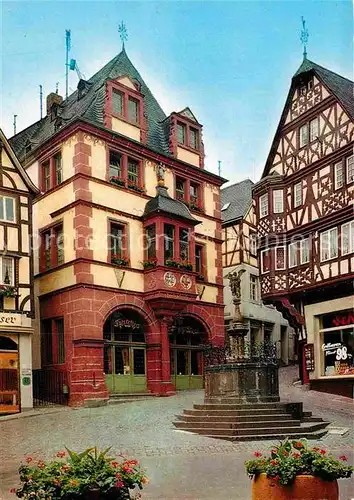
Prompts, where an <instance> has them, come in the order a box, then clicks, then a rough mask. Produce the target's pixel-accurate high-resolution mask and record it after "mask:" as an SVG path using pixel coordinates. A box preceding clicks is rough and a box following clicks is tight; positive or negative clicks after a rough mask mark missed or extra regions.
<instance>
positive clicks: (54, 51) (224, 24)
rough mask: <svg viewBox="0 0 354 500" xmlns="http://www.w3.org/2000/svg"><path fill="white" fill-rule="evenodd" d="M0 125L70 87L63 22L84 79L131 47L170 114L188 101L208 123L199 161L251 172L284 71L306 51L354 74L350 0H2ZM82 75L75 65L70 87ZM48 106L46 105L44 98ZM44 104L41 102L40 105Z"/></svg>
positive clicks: (245, 174) (271, 124)
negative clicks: (305, 36) (304, 40)
mask: <svg viewBox="0 0 354 500" xmlns="http://www.w3.org/2000/svg"><path fill="white" fill-rule="evenodd" d="M0 8H1V13H0V15H1V17H0V21H1V26H0V28H1V33H2V35H1V46H0V54H1V72H0V126H1V127H2V128H3V129H4V131H5V134H6V135H7V136H8V137H11V136H12V135H13V115H14V114H17V132H19V131H20V130H22V129H24V128H26V127H27V126H28V125H30V124H31V123H33V122H35V121H37V120H38V119H39V118H40V104H39V85H42V86H43V95H44V103H45V97H46V96H47V95H48V94H49V93H50V92H53V91H55V88H56V83H57V82H58V85H59V94H61V95H64V94H65V30H66V29H70V30H71V51H70V57H71V58H75V59H76V61H77V64H78V67H79V69H80V71H81V73H83V74H84V77H86V78H89V77H90V76H92V75H93V74H94V73H95V72H96V71H97V70H98V69H100V68H101V67H102V66H103V65H104V64H105V63H107V62H108V61H109V60H110V59H112V58H113V57H114V56H115V55H116V54H117V53H119V52H120V50H121V40H120V38H119V33H118V26H119V24H120V23H121V21H122V20H124V22H125V24H126V27H127V31H128V40H127V42H126V45H125V47H126V51H127V54H128V56H129V58H130V59H131V61H132V62H133V64H134V65H135V67H136V68H137V69H138V71H139V72H140V74H141V76H142V77H143V79H144V80H145V82H146V83H147V85H148V86H149V88H150V90H151V91H152V93H153V94H154V96H155V98H156V99H157V100H158V102H159V103H160V105H161V106H162V108H163V110H164V111H165V113H166V114H167V115H168V114H170V113H171V112H172V111H180V110H182V109H183V108H185V107H186V106H189V107H190V108H191V110H192V111H193V113H194V115H195V116H196V117H197V119H198V121H199V122H200V123H201V124H202V125H203V139H204V146H205V153H206V158H205V166H206V168H207V169H208V170H210V171H212V172H214V173H217V172H218V160H220V161H221V175H222V176H223V177H225V178H226V179H229V181H230V182H236V181H240V180H242V179H244V178H250V179H252V180H253V181H257V180H258V179H259V178H260V176H261V174H262V170H263V167H264V164H265V162H266V158H267V155H268V152H269V149H270V147H271V142H272V139H273V137H274V133H275V130H276V127H277V124H278V121H279V118H280V114H281V112H282V109H283V106H284V103H285V99H286V96H287V92H288V89H289V86H290V83H291V78H292V76H293V74H294V73H295V72H296V70H297V69H298V67H299V66H300V64H301V62H302V52H303V47H302V45H301V41H300V32H301V27H302V25H301V16H304V17H305V19H306V24H307V28H308V30H309V34H310V36H309V41H308V58H309V59H310V60H313V61H314V62H316V63H318V64H320V65H322V66H325V67H327V68H329V69H331V70H332V71H335V72H337V73H339V74H341V75H343V76H346V77H347V78H350V79H353V75H352V73H353V38H352V37H353V13H352V10H353V8H352V3H351V1H350V0H341V1H335V0H327V1H325V0H320V1H317V0H316V1H315V0H307V1H294V0H281V1H274V0H268V1H253V0H247V1H237V0H229V1H209V0H204V1H187V0H180V1H169V0H164V1H159V2H155V1H150V0H145V1H143V2H138V1H133V0H131V1H113V0H112V1H100V2H97V1H76V2H75V1H66V0H62V1H51V0H46V1H35V0H30V1H16V0H15V1H2V3H1V7H0ZM77 83H78V77H77V75H76V73H75V72H73V71H71V72H70V79H69V86H70V89H71V91H74V90H75V88H76V86H77ZM44 109H45V104H44ZM44 112H45V111H44Z"/></svg>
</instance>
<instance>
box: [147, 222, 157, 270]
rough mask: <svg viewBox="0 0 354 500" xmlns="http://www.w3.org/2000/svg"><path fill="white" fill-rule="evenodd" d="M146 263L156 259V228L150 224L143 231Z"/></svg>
mask: <svg viewBox="0 0 354 500" xmlns="http://www.w3.org/2000/svg"><path fill="white" fill-rule="evenodd" d="M145 235H146V247H147V252H146V253H147V258H148V261H154V259H156V226H155V224H152V225H151V226H148V227H147V228H146V229H145Z"/></svg>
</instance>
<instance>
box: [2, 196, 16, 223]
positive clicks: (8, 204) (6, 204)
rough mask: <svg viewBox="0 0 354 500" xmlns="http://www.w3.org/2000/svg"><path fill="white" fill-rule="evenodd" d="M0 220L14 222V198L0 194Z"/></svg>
mask: <svg viewBox="0 0 354 500" xmlns="http://www.w3.org/2000/svg"><path fill="white" fill-rule="evenodd" d="M0 220H2V221H5V222H15V198H12V197H10V196H0Z"/></svg>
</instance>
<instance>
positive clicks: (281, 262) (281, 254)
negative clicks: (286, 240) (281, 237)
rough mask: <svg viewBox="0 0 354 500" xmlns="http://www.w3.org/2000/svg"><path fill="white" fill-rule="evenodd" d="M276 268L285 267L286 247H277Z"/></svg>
mask: <svg viewBox="0 0 354 500" xmlns="http://www.w3.org/2000/svg"><path fill="white" fill-rule="evenodd" d="M275 269H276V270H277V271H279V270H281V269H285V247H275Z"/></svg>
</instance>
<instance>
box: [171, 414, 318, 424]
mask: <svg viewBox="0 0 354 500" xmlns="http://www.w3.org/2000/svg"><path fill="white" fill-rule="evenodd" d="M175 417H176V418H177V419H178V420H184V421H185V422H194V421H199V420H200V421H206V420H207V421H208V422H211V421H215V422H236V423H237V422H251V421H252V422H255V423H257V422H267V424H268V422H271V421H273V420H277V421H280V420H282V421H284V422H286V421H288V420H292V416H291V415H289V414H288V413H279V414H278V413H277V414H272V415H251V418H250V416H249V415H241V416H240V415H237V416H232V415H226V416H225V415H217V416H216V415H200V414H199V413H197V414H195V415H175ZM307 418H309V417H307ZM309 421H311V420H309ZM315 421H316V422H320V421H322V419H320V420H314V422H315Z"/></svg>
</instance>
